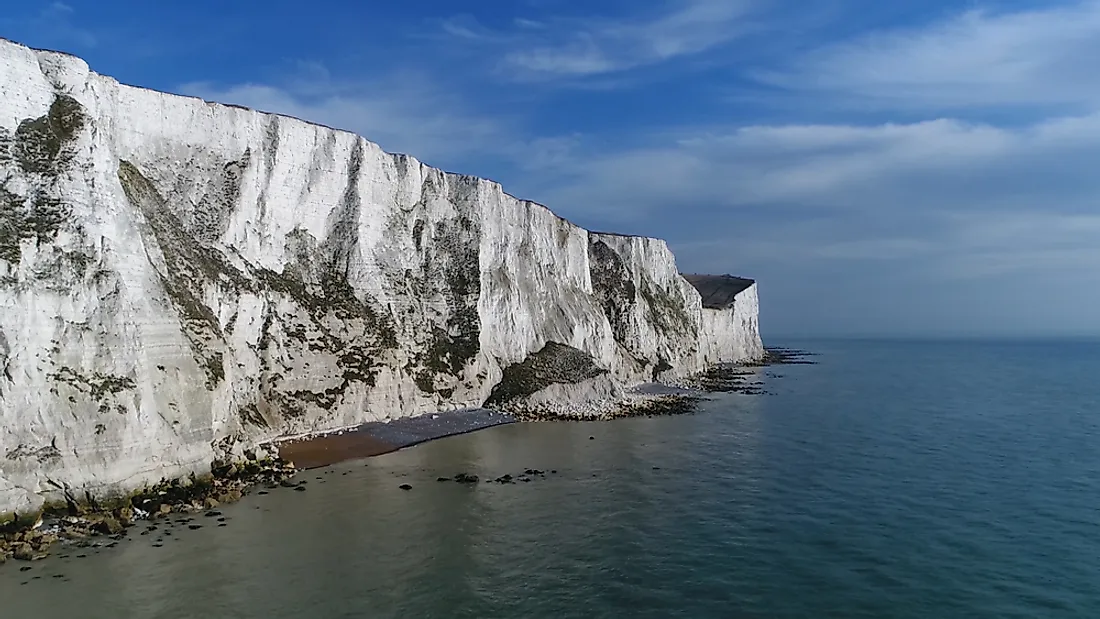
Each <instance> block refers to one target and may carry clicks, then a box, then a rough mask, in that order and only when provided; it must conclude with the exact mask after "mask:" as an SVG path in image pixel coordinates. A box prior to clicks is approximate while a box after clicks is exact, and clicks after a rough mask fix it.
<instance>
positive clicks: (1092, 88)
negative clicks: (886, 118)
mask: <svg viewBox="0 0 1100 619" xmlns="http://www.w3.org/2000/svg"><path fill="white" fill-rule="evenodd" d="M1097 57H1100V2H1096V1H1095V0H1084V1H1080V2H1075V3H1072V4H1061V5H1053V6H1048V7H1045V8H1041V9H1033V10H1025V11H1016V12H993V11H987V10H976V11H967V12H965V13H962V14H959V15H956V16H954V17H953V18H950V19H948V20H945V21H940V22H937V23H934V24H931V25H927V26H924V27H920V28H909V29H901V30H892V31H881V32H872V33H870V34H866V35H863V36H860V37H858V38H855V39H854V40H850V41H846V42H841V43H836V44H832V45H827V46H825V47H822V48H820V49H818V50H817V51H814V52H811V53H810V54H808V55H807V56H805V57H803V58H801V59H800V60H798V61H796V62H795V63H794V65H793V66H792V67H790V68H789V69H788V70H784V71H779V72H767V73H764V72H762V73H758V74H757V77H759V78H761V79H762V80H764V81H766V82H769V83H772V84H775V85H779V86H782V87H786V88H790V89H793V90H796V91H798V90H825V91H829V92H831V93H833V94H834V95H836V96H838V97H840V98H842V99H843V98H857V99H860V100H863V101H866V100H872V101H878V102H880V103H884V104H888V105H892V106H903V107H907V106H929V105H932V106H1013V105H1049V104H1062V105H1085V106H1089V109H1092V107H1093V106H1095V105H1097V104H1100V81H1097V80H1096V79H1095V75H1096V73H1095V67H1094V65H1095V61H1094V59H1095V58H1097Z"/></svg>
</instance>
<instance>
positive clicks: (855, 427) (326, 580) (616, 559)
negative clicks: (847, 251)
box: [0, 342, 1100, 619]
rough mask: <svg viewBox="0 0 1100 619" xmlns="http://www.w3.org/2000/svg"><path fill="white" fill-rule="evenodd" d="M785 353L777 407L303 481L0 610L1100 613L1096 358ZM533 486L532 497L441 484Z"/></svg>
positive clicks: (106, 556)
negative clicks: (461, 477) (793, 362)
mask: <svg viewBox="0 0 1100 619" xmlns="http://www.w3.org/2000/svg"><path fill="white" fill-rule="evenodd" d="M777 344H778V343H777ZM782 344H785V345H791V346H795V347H802V348H809V349H811V350H814V351H816V352H819V353H820V357H818V360H819V361H820V364H819V365H812V366H783V367H773V368H766V369H765V370H763V372H767V373H772V374H780V375H782V376H783V378H778V379H772V378H767V379H765V380H766V382H767V389H768V390H769V391H772V392H774V394H775V395H771V396H741V395H729V396H723V397H720V398H718V399H716V400H714V401H712V402H709V403H707V404H706V406H705V407H704V409H703V410H702V411H701V412H700V413H699V414H696V415H691V416H682V417H667V418H656V419H626V420H618V421H614V422H609V423H586V424H576V423H568V424H567V423H561V424H515V425H510V426H501V427H497V428H491V429H488V430H484V431H481V432H477V433H474V434H469V435H464V436H456V437H452V438H448V439H443V440H440V441H435V442H432V443H427V444H424V445H420V446H418V447H414V448H411V449H408V450H404V451H401V452H397V453H393V454H389V455H386V456H381V457H378V458H373V459H370V460H368V461H359V462H349V463H344V464H342V465H337V466H335V467H331V468H329V469H323V470H318V471H310V472H308V473H306V474H303V475H302V478H303V479H306V480H308V481H309V484H308V486H307V488H308V490H307V491H306V492H294V491H291V490H288V489H279V490H273V491H271V493H270V494H268V495H265V496H259V495H256V494H253V495H251V496H249V497H246V498H245V500H244V501H243V502H241V503H240V504H238V505H234V506H231V507H228V508H226V509H223V510H221V511H223V512H224V515H225V516H226V517H228V518H229V520H228V523H227V524H228V526H226V527H221V528H219V527H217V526H215V525H216V522H215V521H214V519H206V518H202V517H199V518H198V519H197V520H196V522H198V523H200V524H203V525H204V526H203V528H202V529H199V530H195V531H191V530H188V529H186V527H184V526H180V525H177V526H176V527H174V528H175V529H176V530H175V531H174V534H173V535H172V536H171V537H162V538H161V539H163V542H162V543H163V547H160V548H156V547H153V545H152V544H153V543H155V542H156V540H157V539H158V535H162V534H163V527H162V529H161V530H159V531H157V532H154V533H152V534H149V535H146V536H138V535H137V533H136V532H135V533H134V540H133V541H130V542H125V543H123V544H120V545H119V546H118V547H117V548H114V549H109V550H106V549H105V550H100V551H98V552H95V551H72V552H70V553H68V554H69V555H70V556H69V558H67V559H60V558H56V557H55V558H51V559H49V560H46V561H42V562H38V563H35V564H33V565H32V567H33V569H32V570H31V571H29V572H19V571H18V568H19V567H20V566H21V565H23V564H21V563H18V562H9V563H8V564H6V565H4V566H0V608H2V613H3V616H11V617H20V616H32V615H33V616H40V617H54V616H58V617H60V616H82V617H111V618H112V619H120V618H124V617H135V618H136V617H142V618H144V617H166V618H167V617H172V618H184V617H247V618H251V617H257V618H258V617H264V618H269V617H303V616H309V617H555V618H557V617H622V616H631V617H685V618H686V617H690V618H692V619H695V618H706V617H778V618H788V617H789V618H795V617H798V618H801V617H807V618H810V617H814V618H817V617H899V618H908V617H914V618H916V617H921V618H924V617H942V618H950V617H1098V616H1100V387H1098V386H1097V382H1100V381H1097V378H1096V377H1097V376H1100V344H1096V343H1064V342H1063V343H977V344H976V343H971V344H963V343H906V342H783V343H782ZM589 437H593V438H592V439H591V440H590V439H589ZM529 467H531V468H538V469H545V470H546V471H547V475H546V476H545V478H536V479H534V480H533V481H531V482H530V483H522V482H521V483H517V484H514V485H497V484H485V483H481V484H478V485H477V486H474V487H467V486H460V485H458V484H456V483H454V482H437V481H435V479H436V478H437V477H438V476H441V475H442V476H452V475H454V474H455V473H459V472H468V473H474V474H477V475H480V476H482V478H483V479H484V478H486V477H495V476H498V475H501V474H504V473H511V474H513V475H516V474H518V473H521V472H522V471H523V470H524V469H525V468H529ZM551 469H555V470H557V473H556V474H552V473H550V470H551ZM317 477H321V479H320V480H318V479H316V478H317ZM403 483H408V484H411V485H412V486H413V489H412V490H409V491H404V490H401V489H400V488H399V487H398V486H399V485H400V484H403ZM181 529H182V530H181ZM80 552H86V553H87V554H88V556H87V557H86V558H77V557H76V555H77V554H80ZM62 554H65V552H64V551H62ZM55 574H61V575H63V578H53V577H52V576H53V575H55ZM34 576H38V577H39V579H37V580H34V579H33V577H34ZM24 582H26V583H27V584H22V583H24Z"/></svg>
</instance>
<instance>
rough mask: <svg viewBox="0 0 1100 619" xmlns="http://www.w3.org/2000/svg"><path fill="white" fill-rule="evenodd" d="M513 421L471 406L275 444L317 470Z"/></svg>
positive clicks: (297, 462)
mask: <svg viewBox="0 0 1100 619" xmlns="http://www.w3.org/2000/svg"><path fill="white" fill-rule="evenodd" d="M514 422H515V419H513V418H512V417H511V416H509V415H507V414H505V413H500V412H497V411H491V410H487V409H483V408H469V409H462V410H455V411H446V412H440V413H432V414H429V415H420V416H417V417H404V418H401V419H394V420H392V421H388V422H387V421H373V422H369V423H365V424H362V425H360V426H357V427H355V428H350V429H346V430H340V431H337V432H331V433H327V434H321V435H315V436H306V437H298V438H293V439H287V440H283V441H278V442H276V444H275V446H276V447H277V448H278V450H279V456H280V457H281V458H283V459H284V460H289V461H290V462H293V463H294V466H296V467H298V468H299V469H314V468H320V467H324V466H329V465H331V464H336V463H337V462H343V461H345V460H355V459H359V458H369V457H371V456H377V455H381V454H384V453H389V452H391V451H397V450H398V449H403V448H405V447H411V446H413V445H416V444H419V443H423V442H425V441H430V440H434V439H437V438H443V437H446V436H454V435H456V434H465V433H467V432H473V431H475V430H481V429H484V428H490V427H493V426H499V425H502V424H506V423H514Z"/></svg>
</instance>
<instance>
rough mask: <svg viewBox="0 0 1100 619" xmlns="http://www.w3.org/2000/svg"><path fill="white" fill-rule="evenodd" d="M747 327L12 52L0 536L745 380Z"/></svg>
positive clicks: (372, 164) (657, 261)
mask: <svg viewBox="0 0 1100 619" xmlns="http://www.w3.org/2000/svg"><path fill="white" fill-rule="evenodd" d="M756 311H757V307H756V291H755V287H754V286H749V287H747V288H745V289H744V290H742V291H740V292H739V294H735V295H733V296H731V297H730V298H729V299H728V301H727V302H726V303H724V304H722V306H721V307H712V306H711V304H704V302H703V297H702V296H701V295H700V293H699V291H697V290H696V287H695V286H693V285H692V283H689V282H688V281H687V280H686V279H685V278H684V277H682V276H680V274H679V273H678V272H677V269H676V264H675V260H674V258H673V256H672V254H671V252H670V251H669V250H668V248H667V246H666V245H665V243H664V242H663V241H660V240H657V239H650V238H641V237H626V236H616V235H608V234H596V233H590V232H588V231H586V230H584V229H582V228H579V227H577V226H575V225H573V224H571V223H569V222H567V221H565V220H563V219H561V218H559V217H557V216H555V215H554V214H553V213H552V212H550V211H549V210H547V209H546V208H544V207H542V206H539V205H537V204H533V203H531V202H525V201H522V200H517V199H515V198H513V197H511V196H509V195H507V194H505V193H504V192H503V191H502V189H501V187H500V186H499V185H498V184H496V183H493V182H490V181H487V180H483V179H478V178H473V177H469V176H461V175H456V174H447V173H444V172H441V171H439V170H436V169H433V168H430V167H428V166H425V165H423V164H421V163H420V162H418V161H417V160H416V159H414V158H412V157H408V156H404V155H391V154H387V153H385V152H383V151H382V150H381V149H380V148H379V147H378V146H377V145H375V144H373V143H371V142H368V141H367V140H365V139H363V138H361V137H358V136H356V135H353V134H351V133H346V132H342V131H336V130H332V129H329V128H326V127H322V126H318V125H314V124H310V123H307V122H303V121H300V120H296V119H293V118H288V117H283V116H277V115H271V114H264V113H259V112H255V111H252V110H247V109H243V108H239V107H233V106H227V105H219V104H213V103H207V102H205V101H202V100H199V99H194V98H187V97H181V96H175V95H169V94H163V93H159V92H154V91H150V90H144V89H140V88H133V87H128V86H123V85H120V84H119V83H118V82H116V81H114V80H112V79H110V78H107V77H103V76H100V75H97V74H95V73H92V72H90V71H89V69H88V66H87V65H86V64H85V63H84V62H83V61H81V60H80V59H78V58H75V57H72V56H68V55H65V54H60V53H55V52H45V51H37V50H32V49H28V48H26V47H23V46H20V45H17V44H14V43H10V42H7V41H3V40H0V514H2V513H5V512H12V511H28V510H34V509H37V508H38V507H40V506H41V505H42V503H43V501H47V500H54V499H59V498H60V497H61V496H63V494H62V493H63V492H64V491H65V490H69V491H71V492H73V493H76V494H78V495H83V494H84V493H87V494H88V495H90V496H100V495H108V494H111V493H118V492H125V491H127V490H130V489H133V488H137V487H139V486H141V485H143V484H145V483H149V482H153V481H156V480H158V479H160V478H162V477H166V476H167V477H171V476H175V475H182V474H186V473H189V472H192V471H202V470H205V469H208V468H209V466H210V462H211V461H212V460H213V459H214V458H216V457H224V456H226V455H231V454H239V453H241V452H242V451H243V450H245V449H249V448H251V447H252V446H255V445H257V444H259V443H261V442H263V441H265V440H270V439H272V438H274V437H278V436H283V435H288V434H299V433H306V432H314V431H323V430H329V429H334V428H338V427H344V426H349V425H354V424H358V423H361V422H364V421H370V420H379V419H386V418H390V417H398V416H409V415H416V414H420V413H425V412H431V411H438V410H446V409H453V408H463V407H476V406H480V405H482V404H484V403H486V402H487V401H489V402H490V403H494V402H495V403H497V404H507V402H509V401H514V400H516V399H517V398H520V399H522V398H525V397H534V396H537V395H538V393H539V392H542V393H552V394H553V399H555V401H557V400H570V398H571V397H572V396H571V395H570V394H571V390H570V388H569V385H573V386H574V387H576V388H575V389H573V390H572V393H577V394H581V396H580V397H581V400H584V399H585V398H588V399H592V398H614V397H617V395H618V394H620V393H621V391H622V389H623V388H625V387H629V386H631V385H633V384H637V383H640V382H645V381H650V380H654V379H661V378H672V377H678V376H682V375H686V374H690V373H693V372H696V371H698V370H700V369H702V368H703V367H705V366H706V365H708V364H713V363H717V362H723V361H737V360H740V359H745V358H750V357H757V356H760V355H761V354H762V352H763V351H762V347H761V344H760V338H759V335H758V334H757V329H756ZM532 368H533V369H532ZM545 368H554V370H553V371H551V372H550V373H547V372H546V371H545ZM563 368H564V369H563ZM540 372H541V374H540ZM582 386H583V388H581V387H582ZM547 390H549V391H547ZM593 394H596V395H593ZM544 399H545V398H544Z"/></svg>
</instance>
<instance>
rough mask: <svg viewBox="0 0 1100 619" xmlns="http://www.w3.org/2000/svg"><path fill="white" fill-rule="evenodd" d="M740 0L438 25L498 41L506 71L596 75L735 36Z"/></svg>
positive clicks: (682, 0)
mask: <svg viewBox="0 0 1100 619" xmlns="http://www.w3.org/2000/svg"><path fill="white" fill-rule="evenodd" d="M749 9H750V3H749V2H748V1H747V0H673V2H672V3H671V6H670V7H669V9H668V10H666V11H665V12H663V13H660V14H656V15H652V16H646V17H637V16H630V17H620V18H587V19H582V18H564V17H557V18H554V19H547V20H531V19H522V18H520V19H515V20H514V21H513V25H514V30H513V31H511V32H490V31H488V30H487V29H484V28H481V27H476V26H472V25H471V23H470V20H468V19H466V20H448V21H447V22H445V23H444V25H443V28H444V30H445V31H446V32H448V33H450V34H452V35H453V36H455V37H457V38H459V39H464V40H467V41H473V40H477V41H480V42H483V43H496V44H501V46H500V47H501V49H504V50H506V51H504V55H503V59H502V60H501V61H500V66H499V68H500V70H501V72H502V73H504V74H505V75H506V76H508V77H510V78H519V79H542V78H555V77H584V76H592V75H603V74H609V73H615V72H619V71H624V70H627V69H633V68H636V67H642V66H647V65H654V64H657V63H660V62H664V61H666V60H670V59H673V58H677V57H681V56H690V55H693V54H697V53H700V52H703V51H706V50H709V49H712V48H715V47H717V46H719V45H721V44H723V43H726V42H728V41H730V40H732V39H735V38H737V37H738V36H740V35H741V34H742V32H743V28H742V27H741V26H740V25H739V20H740V19H741V18H743V17H744V16H745V15H746V14H747V13H748V11H749Z"/></svg>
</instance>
